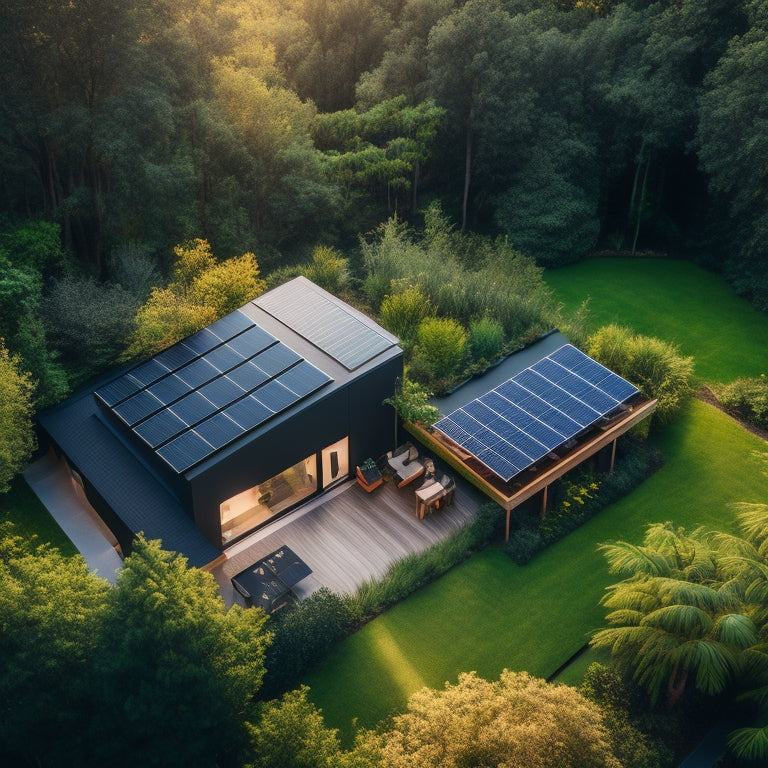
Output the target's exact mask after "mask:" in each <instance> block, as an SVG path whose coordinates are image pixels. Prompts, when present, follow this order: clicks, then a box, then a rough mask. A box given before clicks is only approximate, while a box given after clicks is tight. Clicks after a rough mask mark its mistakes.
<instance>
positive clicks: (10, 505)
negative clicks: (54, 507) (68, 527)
mask: <svg viewBox="0 0 768 768" xmlns="http://www.w3.org/2000/svg"><path fill="white" fill-rule="evenodd" d="M7 520H8V521H10V522H12V523H13V525H14V532H15V533H16V534H17V535H18V536H21V537H22V538H23V539H25V540H27V541H29V540H30V539H31V538H32V537H33V536H35V535H36V536H37V540H38V543H40V544H52V545H53V546H54V547H56V548H57V549H58V550H59V552H61V554H62V555H64V556H65V557H71V556H73V555H76V554H77V549H76V548H75V545H74V544H73V543H72V542H71V541H70V540H69V539H68V538H67V536H66V534H65V533H64V531H62V530H61V528H59V524H58V523H57V522H56V521H55V520H54V519H53V518H52V517H51V514H50V512H48V510H47V509H46V508H45V507H44V506H43V503H42V502H41V501H40V499H38V498H37V496H36V495H35V493H34V491H33V490H32V489H31V488H30V487H29V485H27V481H26V480H24V478H23V477H21V476H18V477H16V479H15V480H14V481H13V483H12V484H11V489H10V490H9V491H8V493H6V494H4V495H2V496H0V522H5V521H7Z"/></svg>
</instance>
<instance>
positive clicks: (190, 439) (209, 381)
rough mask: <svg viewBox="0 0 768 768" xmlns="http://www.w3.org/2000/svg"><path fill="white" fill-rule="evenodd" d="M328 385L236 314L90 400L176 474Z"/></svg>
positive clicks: (303, 362)
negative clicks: (102, 406)
mask: <svg viewBox="0 0 768 768" xmlns="http://www.w3.org/2000/svg"><path fill="white" fill-rule="evenodd" d="M329 381H331V377H330V376H328V375H327V374H326V373H325V372H324V371H321V370H320V369H319V368H316V367H315V366H314V365H312V364H311V363H309V362H308V361H307V360H304V359H303V358H302V357H301V355H299V354H297V353H296V352H295V351H294V350H292V349H291V348H290V347H288V346H287V345H286V344H284V343H283V342H281V341H278V340H277V339H276V338H275V337H274V336H273V335H272V334H270V333H268V332H267V331H265V330H264V329H263V328H260V327H259V326H257V325H256V324H255V323H254V322H253V320H251V318H249V317H248V316H247V315H246V314H244V313H243V312H240V311H239V310H238V311H235V312H232V313H231V314H230V315H227V316H226V317H223V318H221V319H220V320H217V321H216V322H215V323H213V324H212V325H210V326H209V327H208V328H205V329H203V330H202V331H198V332H197V333H196V334H194V335H193V336H190V337H189V338H187V339H184V340H183V341H180V342H179V343H178V344H174V345H173V346H172V347H170V348H169V349H166V350H164V351H163V352H161V353H160V354H158V355H156V356H155V357H153V358H152V359H151V360H147V361H146V362H144V363H141V364H140V365H138V366H136V367H135V368H133V369H131V370H130V371H128V372H127V373H125V374H123V375H122V376H120V377H119V378H117V379H115V380H114V381H112V382H110V383H109V384H107V385H105V386H104V387H101V388H100V389H98V390H97V391H96V396H97V397H98V398H99V399H100V400H101V401H102V402H103V403H104V404H105V405H106V406H107V407H108V408H110V409H111V410H112V411H113V413H115V414H116V415H117V416H118V417H119V418H120V419H121V420H122V421H123V422H125V424H126V425H127V426H128V427H130V428H131V429H132V431H133V432H134V433H135V434H136V435H137V436H138V437H139V438H141V439H142V440H143V441H144V442H145V443H146V444H147V445H148V446H150V448H152V449H153V450H154V451H155V452H156V453H157V455H158V456H160V457H161V458H162V459H163V460H164V461H166V462H167V463H168V464H169V465H170V466H171V467H172V468H173V469H174V470H176V472H179V473H181V472H185V471H186V470H188V469H191V468H192V467H193V466H195V465H196V464H198V463H199V462H200V461H202V460H204V459H206V458H208V456H210V455H211V454H212V453H213V452H214V451H216V450H218V449H219V448H221V447H223V446H224V445H227V444H228V443H230V442H232V441H233V440H235V439H237V438H238V437H240V436H241V435H243V434H245V433H246V432H248V431H250V430H252V429H255V428H256V427H257V426H259V425H260V424H263V423H264V422H265V421H267V420H268V419H270V418H272V417H273V416H275V415H276V414H279V413H283V412H284V411H286V410H287V409H288V408H291V407H292V406H293V405H294V404H295V403H297V402H298V401H299V400H301V399H302V398H305V397H307V396H308V395H310V394H312V393H313V392H315V391H317V390H318V389H320V388H321V387H323V386H324V385H325V384H327V383H328V382H329Z"/></svg>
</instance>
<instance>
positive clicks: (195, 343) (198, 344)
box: [184, 328, 221, 355]
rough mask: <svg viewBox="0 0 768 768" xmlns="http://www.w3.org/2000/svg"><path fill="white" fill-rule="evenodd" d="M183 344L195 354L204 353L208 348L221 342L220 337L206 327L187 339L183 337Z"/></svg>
mask: <svg viewBox="0 0 768 768" xmlns="http://www.w3.org/2000/svg"><path fill="white" fill-rule="evenodd" d="M184 344H185V346H187V347H189V348H190V349H191V350H192V351H193V352H194V353H195V354H196V355H204V354H205V353H206V352H208V351H209V350H211V349H213V348H214V347H217V346H218V345H219V344H221V339H220V338H219V337H218V336H216V335H215V334H213V333H211V332H210V331H209V330H208V329H207V328H203V330H202V331H198V332H197V333H195V334H194V335H192V336H190V337H189V338H187V339H184Z"/></svg>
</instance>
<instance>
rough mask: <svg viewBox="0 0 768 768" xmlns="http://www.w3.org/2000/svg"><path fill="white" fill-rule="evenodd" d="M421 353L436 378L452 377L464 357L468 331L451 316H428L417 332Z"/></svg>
mask: <svg viewBox="0 0 768 768" xmlns="http://www.w3.org/2000/svg"><path fill="white" fill-rule="evenodd" d="M417 343H418V347H419V353H420V354H421V355H422V356H423V358H424V360H425V361H426V362H427V365H428V366H429V369H430V371H431V372H432V375H433V377H434V378H435V379H443V378H450V377H451V375H452V374H453V373H454V372H455V371H456V369H457V368H458V367H459V365H460V364H461V361H462V360H463V359H464V353H465V351H466V347H467V332H466V331H465V330H464V328H462V326H461V325H460V323H458V322H457V321H456V320H453V319H452V318H449V317H428V318H426V319H425V320H422V321H421V324H420V325H419V329H418V333H417Z"/></svg>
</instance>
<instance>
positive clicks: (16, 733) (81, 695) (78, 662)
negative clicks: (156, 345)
mask: <svg viewBox="0 0 768 768" xmlns="http://www.w3.org/2000/svg"><path fill="white" fill-rule="evenodd" d="M5 379H6V376H5V375H2V374H0V380H2V381H4V380H5ZM3 423H4V421H3ZM108 590H109V584H108V583H107V582H106V581H105V580H104V579H99V578H97V577H95V576H94V575H93V574H91V573H90V572H89V570H88V567H87V565H86V563H85V561H84V560H83V558H82V557H80V556H79V555H78V556H76V557H63V556H62V555H61V554H60V553H59V552H58V550H56V549H53V548H52V547H50V546H49V545H43V546H40V545H37V544H35V543H34V542H26V541H22V539H21V538H20V537H19V536H17V535H16V534H15V533H14V530H13V527H12V526H11V525H10V524H9V523H4V524H2V525H0V627H2V632H0V754H2V755H3V756H4V757H5V758H6V759H10V760H11V761H12V764H14V765H16V764H20V765H21V764H29V765H51V766H66V765H71V766H76V765H85V764H87V762H88V761H87V758H86V756H85V752H86V744H87V739H88V727H87V726H88V723H89V721H90V718H91V716H92V715H93V710H92V708H91V703H92V702H93V698H94V695H93V694H94V691H93V690H92V689H91V688H90V686H91V684H92V682H93V678H92V675H91V669H92V667H93V665H94V663H95V662H96V657H97V653H98V648H99V637H100V634H101V629H102V627H103V621H104V615H105V598H106V594H107V592H108ZM9 764H10V763H9Z"/></svg>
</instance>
